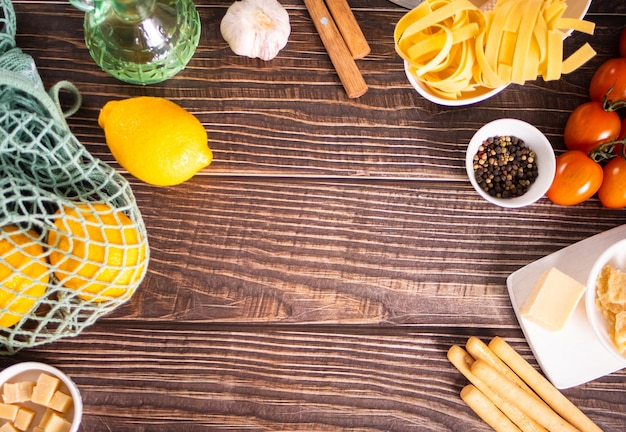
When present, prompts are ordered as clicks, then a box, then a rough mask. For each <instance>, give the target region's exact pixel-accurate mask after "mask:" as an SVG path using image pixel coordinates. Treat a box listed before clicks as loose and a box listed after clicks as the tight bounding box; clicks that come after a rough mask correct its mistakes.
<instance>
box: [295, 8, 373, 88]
mask: <svg viewBox="0 0 626 432" xmlns="http://www.w3.org/2000/svg"><path fill="white" fill-rule="evenodd" d="M304 4H305V5H306V8H307V9H308V10H309V14H310V15H311V18H312V19H313V23H314V24H315V28H316V29H317V32H318V33H319V35H320V37H321V38H322V43H323V44H324V47H325V48H326V51H327V52H328V55H329V57H330V61H331V62H332V63H333V66H334V67H335V70H336V71H337V74H338V75H339V79H340V80H341V83H342V84H343V87H344V88H345V89H346V93H347V94H348V97H349V98H357V97H359V96H362V95H363V94H365V92H366V91H367V84H366V83H365V80H364V79H363V76H362V75H361V72H360V71H359V68H358V67H357V65H356V63H355V61H354V58H352V54H351V53H350V50H349V49H348V46H347V45H346V43H345V41H344V40H343V37H342V36H341V33H339V30H338V29H337V26H336V25H335V22H334V21H333V18H332V16H331V15H330V13H329V12H328V9H326V5H325V4H324V0H304Z"/></svg>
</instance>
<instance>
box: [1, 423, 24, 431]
mask: <svg viewBox="0 0 626 432" xmlns="http://www.w3.org/2000/svg"><path fill="white" fill-rule="evenodd" d="M0 432H20V431H19V430H17V429H15V427H13V425H12V424H11V423H5V424H3V425H2V427H0Z"/></svg>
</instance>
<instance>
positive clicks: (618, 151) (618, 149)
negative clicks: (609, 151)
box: [613, 118, 626, 155]
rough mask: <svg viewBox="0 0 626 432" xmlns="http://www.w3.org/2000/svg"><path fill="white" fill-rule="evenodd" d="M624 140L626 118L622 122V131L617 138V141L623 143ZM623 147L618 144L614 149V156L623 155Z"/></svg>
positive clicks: (625, 135) (625, 136)
mask: <svg viewBox="0 0 626 432" xmlns="http://www.w3.org/2000/svg"><path fill="white" fill-rule="evenodd" d="M624 138H626V118H625V119H624V120H622V129H621V130H620V132H619V135H618V136H617V140H618V141H623V140H624ZM622 147H623V145H622V144H616V145H615V147H613V154H616V155H622V154H623V153H622V152H623V150H622Z"/></svg>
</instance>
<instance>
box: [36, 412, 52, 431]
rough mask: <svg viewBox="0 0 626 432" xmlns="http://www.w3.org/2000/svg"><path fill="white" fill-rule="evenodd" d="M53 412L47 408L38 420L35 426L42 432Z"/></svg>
mask: <svg viewBox="0 0 626 432" xmlns="http://www.w3.org/2000/svg"><path fill="white" fill-rule="evenodd" d="M53 412H54V410H51V409H50V408H48V409H47V410H46V411H45V412H44V413H43V416H42V417H41V420H39V426H37V427H38V428H39V429H41V430H43V429H44V426H46V423H48V420H49V419H50V417H52V413H53Z"/></svg>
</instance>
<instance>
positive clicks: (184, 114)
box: [98, 96, 213, 186]
mask: <svg viewBox="0 0 626 432" xmlns="http://www.w3.org/2000/svg"><path fill="white" fill-rule="evenodd" d="M98 123H99V124H100V127H102V128H103V129H104V135H105V138H106V142H107V145H108V146H109V149H110V150H111V153H112V154H113V157H114V158H115V160H117V162H118V163H119V164H120V165H121V166H122V167H124V168H125V169H126V170H127V171H128V172H129V173H130V174H132V175H133V176H135V177H137V178H138V179H139V180H142V181H144V182H146V183H149V184H153V185H157V186H173V185H177V184H180V183H182V182H184V181H187V180H189V179H190V178H191V177H193V176H194V175H195V174H196V173H197V172H198V171H200V170H201V169H202V168H205V167H207V166H208V165H209V164H210V163H211V161H212V159H213V153H212V152H211V149H210V148H209V146H208V138H207V133H206V130H205V129H204V126H203V125H202V123H200V121H199V120H198V119H197V118H196V117H195V116H194V115H193V114H191V113H190V112H188V111H187V110H185V109H184V108H182V107H180V106H179V105H177V104H175V103H174V102H171V101H169V100H167V99H164V98H159V97H148V96H142V97H136V98H129V99H123V100H118V101H109V102H107V103H106V104H105V105H104V107H103V108H102V110H101V111H100V115H99V117H98Z"/></svg>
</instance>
